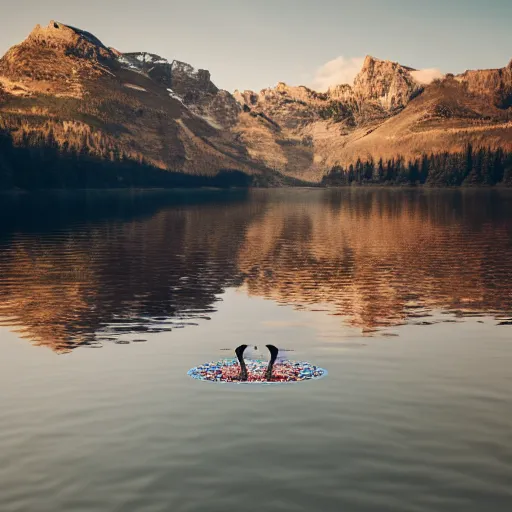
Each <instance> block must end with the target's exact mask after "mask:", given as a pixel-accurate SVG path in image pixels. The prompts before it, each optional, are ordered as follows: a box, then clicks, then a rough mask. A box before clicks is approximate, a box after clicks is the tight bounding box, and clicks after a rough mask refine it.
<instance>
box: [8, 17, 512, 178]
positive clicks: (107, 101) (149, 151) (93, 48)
mask: <svg viewBox="0 0 512 512" xmlns="http://www.w3.org/2000/svg"><path fill="white" fill-rule="evenodd" d="M2 141H3V142H2ZM469 143H471V144H472V145H473V148H476V149H477V148H480V147H484V146H490V147H492V148H501V149H503V150H504V151H511V150H512V61H511V63H509V65H508V66H507V67H505V68H502V69H495V70H483V71H467V72H465V73H463V74H461V75H457V76H453V75H447V76H446V77H444V78H443V79H441V80H436V81H434V82H432V83H429V84H425V83H422V82H421V81H420V79H419V75H418V72H416V71H415V70H414V69H413V68H410V67H406V66H402V65H400V64H398V63H394V62H389V61H382V60H378V59H375V58H373V57H370V56H368V57H367V58H366V59H365V62H364V64H363V67H362V69H361V71H360V73H359V74H358V75H357V77H356V78H355V80H354V83H353V84H352V85H348V84H339V85H335V86H333V87H331V88H330V89H329V90H328V91H327V92H325V93H320V92H316V91H313V90H311V89H308V88H307V87H303V86H299V87H292V86H288V85H286V84H284V83H279V84H278V85H277V86H276V87H275V88H268V89H264V90H262V91H260V92H259V93H256V92H254V91H243V92H242V91H235V92H234V94H230V93H229V92H227V91H223V90H219V89H218V88H217V87H216V86H215V84H214V83H213V82H212V80H211V76H210V73H209V72H208V71H207V70H201V69H199V70H196V69H194V68H193V67H192V66H191V65H189V64H187V63H184V62H180V61H177V60H167V59H166V58H163V57H160V56H158V55H155V54H152V53H146V52H136V53H122V52H120V51H118V50H116V49H114V48H111V47H108V46H106V45H105V44H103V43H102V42H101V41H100V40H99V39H98V38H97V37H95V36H94V35H92V34H90V33H89V32H86V31H83V30H80V29H77V28H75V27H71V26H68V25H64V24H62V23H59V22H54V21H52V22H50V24H49V25H48V26H47V27H41V26H39V25H38V26H37V27H36V28H35V29H34V30H33V31H32V33H31V34H30V35H29V36H28V38H27V39H26V40H25V41H23V42H22V43H20V44H19V45H16V46H14V47H13V48H11V49H10V50H9V51H8V52H7V53H6V54H5V55H4V57H2V59H0V147H2V148H3V150H2V152H1V154H0V169H2V173H1V174H2V179H0V186H2V184H3V186H13V185H14V186H23V187H25V186H27V184H29V183H30V182H31V181H33V180H34V179H35V178H34V176H35V175H38V178H37V179H38V180H39V185H38V186H45V185H47V186H49V185H52V186H60V185H62V186H83V185H84V183H85V184H86V185H87V184H91V183H92V184H93V185H94V186H96V185H97V186H106V185H109V186H111V185H112V184H115V183H117V182H121V183H124V184H126V185H144V184H149V185H155V184H160V185H166V184H169V185H176V184H190V185H197V184H208V180H206V181H201V180H199V181H197V180H196V181H194V180H190V178H186V177H190V176H196V177H200V178H201V179H203V178H205V179H206V178H207V179H209V177H210V178H212V177H214V176H217V175H218V174H219V173H224V174H226V172H228V173H229V172H232V171H235V170H236V171H237V172H238V174H236V176H237V177H238V178H237V180H238V181H237V183H253V184H263V185H268V184H270V185H280V184H293V183H304V182H312V183H313V182H320V181H321V180H322V178H323V177H324V176H325V175H326V173H328V172H329V171H330V170H331V169H332V168H333V167H336V166H338V167H339V166H348V165H350V164H355V162H356V161H357V160H358V159H360V160H370V159H372V160H375V161H377V160H378V159H380V158H382V159H384V160H387V159H391V158H396V157H398V156H401V157H403V158H404V159H405V160H414V159H417V158H420V157H421V156H422V155H423V154H424V153H426V152H428V153H441V152H458V151H463V150H464V148H465V147H466V146H467V144H469ZM41 162H43V163H44V166H43V167H44V168H43V169H41ZM91 166H93V167H94V169H95V171H94V172H95V176H96V177H95V178H94V179H92V180H91V179H89V178H87V180H85V181H84V180H83V179H81V178H78V177H77V176H79V175H80V176H83V175H85V174H87V172H89V171H88V170H89V169H90V168H91ZM70 168H73V169H75V172H74V175H73V173H72V172H71V171H70V172H67V171H66V170H65V169H70ZM47 170H48V175H50V174H51V173H53V176H54V177H55V179H52V180H50V181H49V182H48V183H45V179H43V178H41V177H40V176H39V175H41V171H42V172H43V175H45V173H46V171H47ZM169 172H171V173H173V176H174V178H173V180H171V182H169V181H168V179H167V178H168V173H169ZM20 173H25V175H24V176H23V179H21V177H20V176H21V175H20ZM109 173H110V174H109ZM63 174H66V179H65V180H63V179H62V175H63ZM135 174H136V175H137V177H136V178H134V177H133V176H134V175H135ZM75 175H76V176H75ZM103 175H105V176H107V175H109V176H110V177H109V178H108V180H107V181H106V182H105V183H102V179H101V178H100V177H101V176H103ZM146 175H147V176H150V175H151V176H154V177H155V178H154V179H153V178H151V180H150V182H146V183H145V178H144V176H146ZM242 175H243V176H246V179H242V180H241V181H240V179H239V177H240V176H242ZM127 176H128V177H127ZM177 176H180V178H179V179H178V178H176V177H177ZM233 176H235V174H233ZM185 178H186V179H185ZM180 180H181V181H180ZM187 180H188V181H187ZM297 180H298V181H297ZM146 181H147V180H146ZM229 181H230V179H228V180H227V182H229Z"/></svg>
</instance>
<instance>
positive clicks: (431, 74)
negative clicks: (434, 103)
mask: <svg viewBox="0 0 512 512" xmlns="http://www.w3.org/2000/svg"><path fill="white" fill-rule="evenodd" d="M411 75H412V77H413V78H414V80H416V82H419V83H420V84H424V85H428V84H429V83H430V82H432V80H435V79H436V78H442V77H443V76H444V75H443V73H441V71H440V70H439V69H437V68H426V69H418V71H411Z"/></svg>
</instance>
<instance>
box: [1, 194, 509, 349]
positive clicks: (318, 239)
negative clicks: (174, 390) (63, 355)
mask: <svg viewBox="0 0 512 512" xmlns="http://www.w3.org/2000/svg"><path fill="white" fill-rule="evenodd" d="M247 194H248V193H247V192H226V193H220V192H202V193H200V194H199V195H195V194H193V193H192V192H188V193H187V194H185V195H183V194H181V195H180V194H174V195H173V194H170V195H169V193H168V192H167V193H162V194H158V193H155V194H149V195H147V194H135V195H133V194H128V195H126V196H123V194H122V193H119V192H117V193H115V194H113V195H111V196H108V195H106V196H105V195H103V196H101V195H100V196H94V195H93V196H91V195H85V196H80V195H75V196H69V195H65V196H61V198H60V199H58V200H57V199H55V198H54V199H53V200H52V199H48V197H50V196H47V195H42V196H38V197H39V199H37V198H34V197H30V196H20V198H19V199H18V200H10V202H9V201H3V202H2V203H1V205H0V213H2V216H1V217H0V218H4V219H5V218H7V217H6V216H5V215H6V213H7V212H9V214H10V217H11V218H12V219H13V220H12V221H9V224H8V226H5V225H4V226H2V229H1V230H0V272H1V274H0V316H2V317H4V320H3V321H2V323H3V324H4V325H9V326H11V327H14V328H15V329H16V330H18V331H19V332H20V334H21V335H22V336H23V337H25V338H27V339H29V340H31V341H32V342H33V343H35V344H40V345H46V346H49V347H51V348H52V349H54V350H56V351H59V352H64V351H67V350H70V349H72V348H74V347H76V346H78V345H81V344H86V343H90V344H93V343H97V342H98V341H101V340H102V339H108V338H112V339H115V340H119V339H127V338H129V339H137V338H139V339H140V338H144V333H146V332H160V331H164V330H167V329H170V328H174V327H180V326H182V325H184V324H187V323H193V321H194V319H195V318H199V317H207V316H209V315H210V314H211V313H212V312H213V311H215V309H214V308H215V301H216V300H217V296H218V294H220V293H222V292H223V290H224V289H225V287H226V286H231V285H239V284H242V283H244V286H245V287H246V288H247V290H248V291H249V293H251V294H255V295H261V296H264V297H269V298H273V299H275V300H277V301H280V302H284V303H287V304H294V305H296V306H297V307H311V306H315V305H318V304H320V303H322V304H328V305H330V306H331V307H332V308H333V312H334V313H335V314H339V315H342V316H344V317H346V318H348V320H349V322H351V323H352V324H353V325H358V326H361V327H363V328H365V329H369V328H373V327H378V326H384V325H395V324H398V323H401V322H403V321H404V319H406V318H409V319H410V318H414V317H415V316H417V317H421V316H425V314H426V311H425V310H426V309H429V308H434V307H439V308H442V309H444V310H447V309H450V310H464V311H468V310H472V311H477V312H494V313H500V312H501V313H504V312H510V311H512V295H511V290H512V286H511V285H512V282H511V281H512V239H511V234H512V225H511V219H512V215H511V213H512V211H511V210H512V202H511V201H510V196H506V195H502V194H500V193H499V192H498V191H488V192H486V191H479V192H472V191H467V192H463V191H457V192H453V191H432V192H429V191H408V190H402V191H393V190H375V189H371V190H361V189H358V190H355V191H354V190H350V189H348V190H283V191H268V192H267V191H254V192H252V193H249V194H250V199H249V200H248V197H247ZM503 194H505V193H503ZM106 198H108V200H106ZM27 212H30V213H31V215H30V218H29V217H28V215H27Z"/></svg>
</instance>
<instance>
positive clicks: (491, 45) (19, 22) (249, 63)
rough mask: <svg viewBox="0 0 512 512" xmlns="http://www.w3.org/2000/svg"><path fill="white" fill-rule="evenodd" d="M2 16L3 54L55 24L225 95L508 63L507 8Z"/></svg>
mask: <svg viewBox="0 0 512 512" xmlns="http://www.w3.org/2000/svg"><path fill="white" fill-rule="evenodd" d="M0 13H1V18H0V20H1V21H0V53H1V54H3V53H4V52H5V51H6V50H7V49H8V48H9V47H10V46H12V45H14V44H16V43H18V42H20V41H21V40H23V39H24V38H25V37H26V36H27V35H28V33H29V32H30V30H31V29H32V28H33V26H34V25H36V24H37V23H40V24H41V25H47V24H48V22H49V21H50V19H55V20H58V21H61V22H63V23H66V24H70V25H74V26H77V27H80V28H82V29H84V30H88V31H90V32H92V33H93V34H95V35H96V36H97V37H99V38H100V39H101V40H102V41H103V42H104V43H105V44H106V45H107V46H113V47H115V48H117V49H118V50H120V51H126V52H128V51H148V52H152V53H157V54H159V55H161V56H163V57H166V58H168V59H178V60H183V61H185V62H188V63H190V64H192V65H193V66H195V67H201V68H205V69H209V70H210V71H211V73H212V79H213V81H214V82H215V83H216V84H217V85H218V86H219V87H222V88H226V89H228V90H233V89H235V88H239V89H256V90H257V89H261V88H263V87H267V86H272V85H275V84H276V82H278V81H284V82H287V83H289V84H293V85H300V84H305V85H310V86H315V87H317V88H322V87H325V86H326V85H329V83H330V82H331V81H333V82H344V81H351V80H352V78H353V76H354V74H355V73H356V72H357V70H358V69H359V67H360V65H361V62H362V58H364V56H365V55H366V54H370V55H373V56H374V57H378V58H381V59H389V60H393V61H398V62H400V63H401V64H404V65H408V66H412V67H415V68H417V69H426V70H428V71H427V72H426V73H425V74H426V76H430V75H429V73H433V74H435V71H434V70H435V69H439V70H441V71H442V72H443V73H447V72H453V73H459V72H462V71H464V70H466V69H476V68H492V67H502V66H504V65H506V64H507V63H508V62H509V60H510V59H511V58H512V31H511V30H510V22H511V19H512V2H511V1H510V0H486V1H485V2H484V1H482V0H428V1H426V0H421V1H419V0H358V1H357V2H356V1H348V0H258V1H253V0H188V1H186V0H180V1H178V0H145V1H141V0H123V1H120V0H117V1H105V0H88V1H87V2H70V1H69V0H46V1H45V2H41V1H40V0H18V1H17V2H9V3H8V4H7V5H5V6H4V5H2V7H0Z"/></svg>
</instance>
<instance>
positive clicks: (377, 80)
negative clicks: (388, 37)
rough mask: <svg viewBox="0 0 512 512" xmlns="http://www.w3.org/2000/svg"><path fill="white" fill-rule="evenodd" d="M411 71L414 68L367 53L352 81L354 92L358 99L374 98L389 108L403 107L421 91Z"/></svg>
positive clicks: (372, 99)
mask: <svg viewBox="0 0 512 512" xmlns="http://www.w3.org/2000/svg"><path fill="white" fill-rule="evenodd" d="M411 71H415V70H414V69H413V68H409V67H406V66H402V65H401V64H398V62H391V61H389V60H379V59H376V58H375V57H372V56H371V55H367V56H366V58H365V60H364V63H363V67H362V68H361V71H360V72H359V73H358V75H357V76H356V78H355V80H354V86H353V91H354V95H355V96H356V98H357V99H358V100H360V101H368V100H371V101H374V102H376V103H378V104H380V106H381V107H383V108H384V109H386V110H389V111H392V110H396V109H400V108H403V107H405V105H407V103H408V102H409V100H410V99H411V98H412V97H414V96H415V95H416V94H417V93H419V92H420V91H421V90H422V86H421V85H420V84H418V82H416V80H415V79H414V78H413V76H412V74H411Z"/></svg>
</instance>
